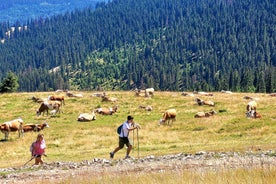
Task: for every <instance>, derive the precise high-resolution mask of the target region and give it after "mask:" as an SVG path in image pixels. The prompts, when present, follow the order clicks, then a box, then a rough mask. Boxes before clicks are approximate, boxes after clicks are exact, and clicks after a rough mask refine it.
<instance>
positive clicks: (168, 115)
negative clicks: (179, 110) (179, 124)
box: [159, 109, 176, 125]
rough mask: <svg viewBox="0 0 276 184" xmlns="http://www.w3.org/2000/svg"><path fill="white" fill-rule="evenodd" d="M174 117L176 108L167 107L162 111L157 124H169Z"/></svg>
mask: <svg viewBox="0 0 276 184" xmlns="http://www.w3.org/2000/svg"><path fill="white" fill-rule="evenodd" d="M175 118H176V110H175V109H168V110H166V111H165V112H164V114H163V117H162V119H160V121H159V125H161V124H166V123H167V124H168V125H170V122H171V124H172V123H173V122H174V121H175Z"/></svg>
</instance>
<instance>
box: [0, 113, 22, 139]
mask: <svg viewBox="0 0 276 184" xmlns="http://www.w3.org/2000/svg"><path fill="white" fill-rule="evenodd" d="M22 127H23V120H22V119H21V118H18V119H15V120H12V121H8V122H5V123H3V124H2V125H0V130H1V132H2V133H4V134H5V140H8V138H9V133H10V132H16V131H18V137H21V136H23V128H22Z"/></svg>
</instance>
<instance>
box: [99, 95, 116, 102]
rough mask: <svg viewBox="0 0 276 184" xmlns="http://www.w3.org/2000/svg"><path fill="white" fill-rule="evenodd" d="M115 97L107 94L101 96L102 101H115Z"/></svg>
mask: <svg viewBox="0 0 276 184" xmlns="http://www.w3.org/2000/svg"><path fill="white" fill-rule="evenodd" d="M117 100H118V99H117V98H114V97H108V96H102V102H117Z"/></svg>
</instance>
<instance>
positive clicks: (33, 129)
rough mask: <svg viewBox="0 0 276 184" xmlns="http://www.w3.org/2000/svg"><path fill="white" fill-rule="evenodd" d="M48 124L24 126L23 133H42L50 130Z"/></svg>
mask: <svg viewBox="0 0 276 184" xmlns="http://www.w3.org/2000/svg"><path fill="white" fill-rule="evenodd" d="M49 127H50V126H49V125H48V123H47V122H44V123H41V124H26V125H23V132H24V133H25V132H40V131H41V130H43V129H44V128H49Z"/></svg>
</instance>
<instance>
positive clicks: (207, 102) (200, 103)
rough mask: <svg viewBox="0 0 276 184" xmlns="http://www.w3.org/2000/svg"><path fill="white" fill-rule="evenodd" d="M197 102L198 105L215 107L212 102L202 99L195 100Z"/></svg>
mask: <svg viewBox="0 0 276 184" xmlns="http://www.w3.org/2000/svg"><path fill="white" fill-rule="evenodd" d="M195 101H196V103H197V104H198V105H209V106H215V103H214V102H212V101H210V100H202V99H200V98H195Z"/></svg>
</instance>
